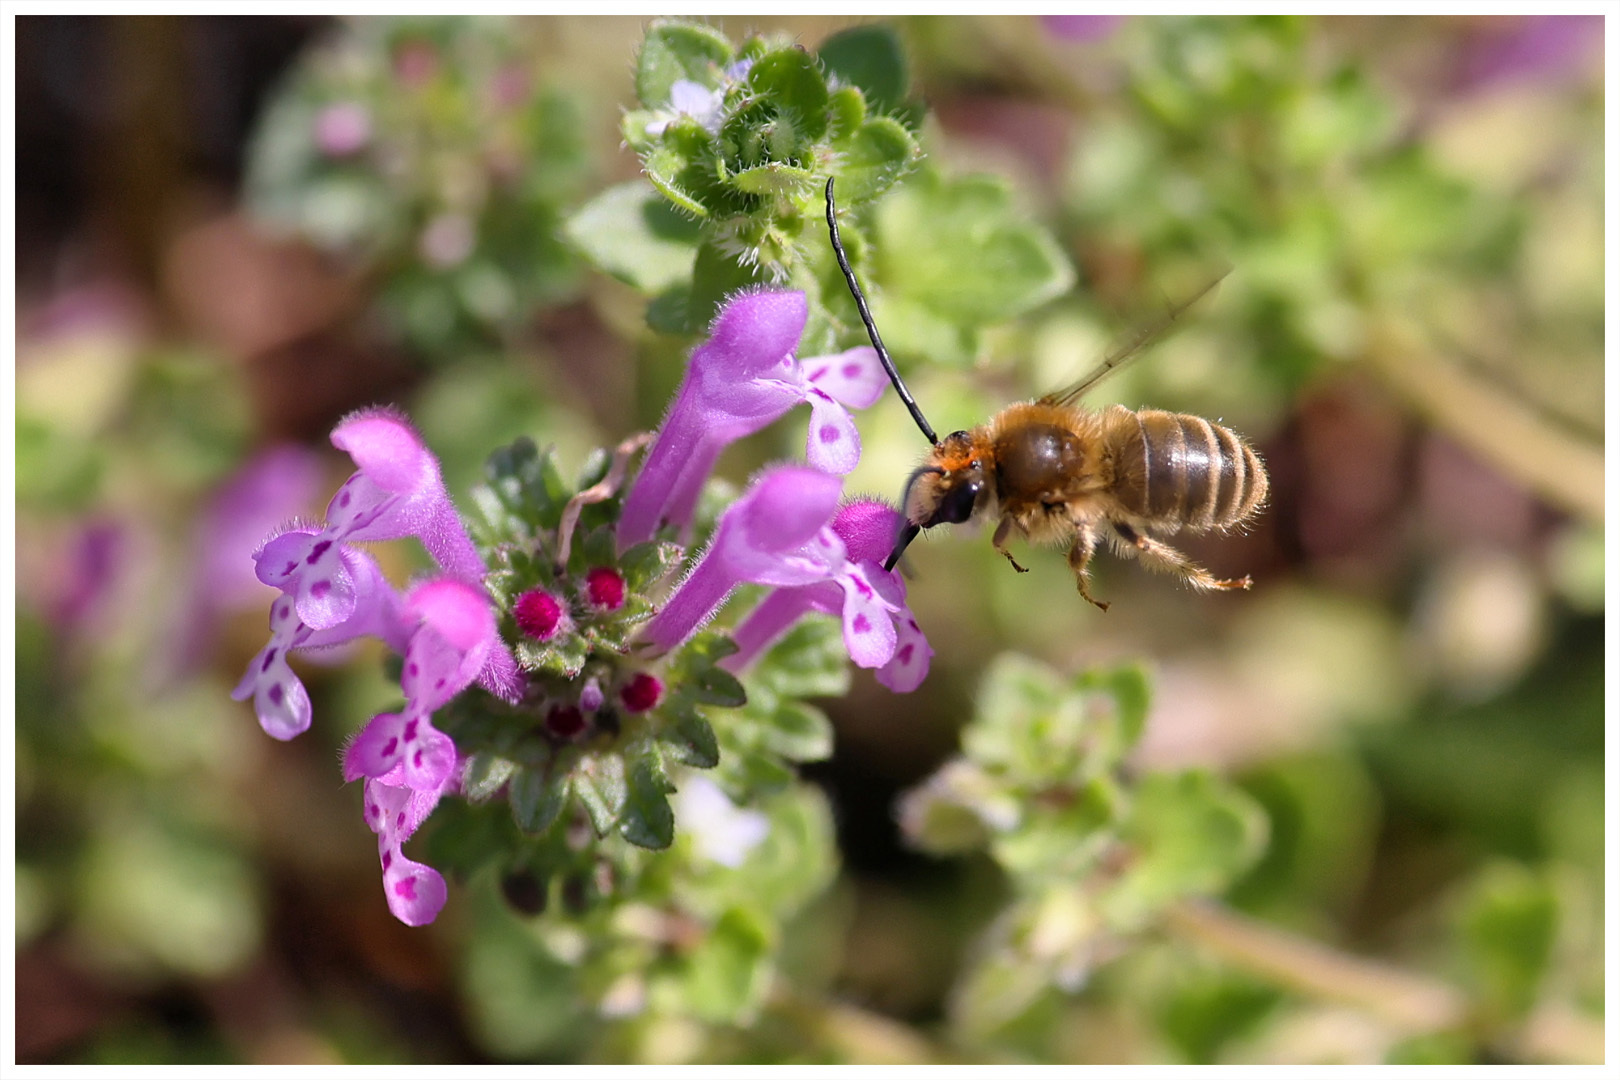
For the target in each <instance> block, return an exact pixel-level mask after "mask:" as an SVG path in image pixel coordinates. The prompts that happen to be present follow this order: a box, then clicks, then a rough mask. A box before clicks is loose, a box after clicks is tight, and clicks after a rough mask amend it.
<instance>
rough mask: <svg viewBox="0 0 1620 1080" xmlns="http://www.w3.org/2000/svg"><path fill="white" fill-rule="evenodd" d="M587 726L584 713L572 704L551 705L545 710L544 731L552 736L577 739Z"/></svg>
mask: <svg viewBox="0 0 1620 1080" xmlns="http://www.w3.org/2000/svg"><path fill="white" fill-rule="evenodd" d="M588 726H589V725H588V724H587V723H586V721H585V714H584V713H582V712H580V711H579V709H578V708H577V707H575V706H573V705H553V706H552V707H551V708H550V709H548V710H546V731H547V732H548V733H550V734H551V736H552V737H553V738H557V739H562V740H565V741H567V740H571V739H577V738H579V736H580V735H582V734H584V732H585V729H586V728H587V727H588Z"/></svg>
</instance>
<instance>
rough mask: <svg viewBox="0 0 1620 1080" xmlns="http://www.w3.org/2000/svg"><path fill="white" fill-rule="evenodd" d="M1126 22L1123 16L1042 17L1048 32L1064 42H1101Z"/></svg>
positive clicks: (1042, 22)
mask: <svg viewBox="0 0 1620 1080" xmlns="http://www.w3.org/2000/svg"><path fill="white" fill-rule="evenodd" d="M1124 21H1125V16H1123V15H1042V16H1041V25H1042V26H1044V27H1046V32H1047V33H1048V34H1051V35H1052V36H1053V37H1055V38H1062V39H1063V40H1064V41H1101V40H1102V39H1103V38H1106V37H1108V36H1109V35H1111V34H1112V33H1113V32H1114V31H1115V30H1117V29H1118V28H1119V24H1120V23H1122V22H1124Z"/></svg>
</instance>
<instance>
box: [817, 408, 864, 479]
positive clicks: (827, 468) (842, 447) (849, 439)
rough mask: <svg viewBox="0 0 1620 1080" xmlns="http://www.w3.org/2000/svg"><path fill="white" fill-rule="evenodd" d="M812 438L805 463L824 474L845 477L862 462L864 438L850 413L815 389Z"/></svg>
mask: <svg viewBox="0 0 1620 1080" xmlns="http://www.w3.org/2000/svg"><path fill="white" fill-rule="evenodd" d="M808 400H809V402H810V436H809V438H808V439H807V440H806V441H805V446H804V459H805V460H806V461H808V462H809V463H810V464H812V465H814V466H815V467H816V468H818V469H820V470H821V471H823V472H829V473H832V474H834V475H836V476H843V475H844V474H845V473H848V472H849V471H850V470H851V469H853V468H855V466H856V464H857V463H858V462H859V461H860V460H861V434H860V432H858V431H856V430H855V418H854V417H852V416H850V415H849V411H848V410H846V409H845V408H844V407H843V406H842V405H840V404H838V403H837V402H836V401H834V400H833V399H832V398H830V397H828V396H827V395H826V394H824V393H822V392H821V391H820V390H816V389H812V390H811V391H810V396H809V398H808Z"/></svg>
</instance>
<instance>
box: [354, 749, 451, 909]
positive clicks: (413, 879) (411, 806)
mask: <svg viewBox="0 0 1620 1080" xmlns="http://www.w3.org/2000/svg"><path fill="white" fill-rule="evenodd" d="M459 771H460V770H459V769H453V770H452V771H451V772H450V773H449V774H448V775H447V777H446V780H445V782H444V784H443V785H441V786H440V787H437V788H435V789H433V790H431V791H417V790H415V789H413V788H410V787H407V786H404V785H403V784H401V783H400V782H399V781H400V776H399V774H389V775H387V776H383V777H379V778H377V779H372V780H367V781H366V785H365V796H364V801H365V817H366V824H367V825H369V826H370V827H371V831H372V832H374V833H376V834H377V856H378V858H379V860H380V861H381V862H382V871H383V895H384V896H385V897H386V898H387V900H388V910H389V911H391V912H393V913H394V917H395V918H396V919H398V920H399V921H400V922H402V923H404V924H405V925H406V926H426V925H427V924H428V923H430V922H432V921H433V920H434V919H435V918H437V917H438V915H439V911H440V909H442V908H443V907H444V902H445V899H446V898H447V896H448V890H447V889H446V888H445V884H444V877H443V876H442V875H441V874H440V873H439V872H438V871H437V870H435V869H433V868H432V867H431V866H425V865H423V864H422V863H419V862H413V861H411V860H410V859H407V858H406V857H405V852H404V846H405V841H406V840H409V839H410V838H411V834H412V833H414V832H416V828H417V826H419V825H421V824H422V822H423V821H425V820H427V816H428V815H429V814H430V813H432V812H433V808H434V807H435V806H437V805H438V804H439V797H440V796H441V795H442V794H443V793H444V792H445V791H446V790H449V789H451V788H454V787H457V786H458V780H459V776H458V774H459Z"/></svg>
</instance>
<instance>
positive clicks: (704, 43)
mask: <svg viewBox="0 0 1620 1080" xmlns="http://www.w3.org/2000/svg"><path fill="white" fill-rule="evenodd" d="M733 55H734V50H733V49H732V47H731V42H730V41H728V40H726V36H725V35H724V34H722V33H721V32H720V31H719V30H716V29H715V28H714V27H712V26H704V25H702V24H701V23H691V22H677V21H669V22H663V21H660V22H655V23H653V24H652V25H651V26H650V27H648V28H647V37H646V38H645V40H643V41H642V44H641V52H640V53H638V54H637V56H636V97H638V98H639V99H640V100H641V103H642V104H643V105H645V106H646V107H647V108H649V109H659V108H663V107H664V106H665V105H667V104H669V97H670V88H671V87H673V86H674V85H675V83H676V81H677V80H679V79H690V80H692V81H693V82H698V83H702V84H703V85H705V86H714V85H717V84H718V81H719V79H718V69H719V68H721V67H724V66H725V65H726V64H729V63H730V62H731V58H732V56H733Z"/></svg>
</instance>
